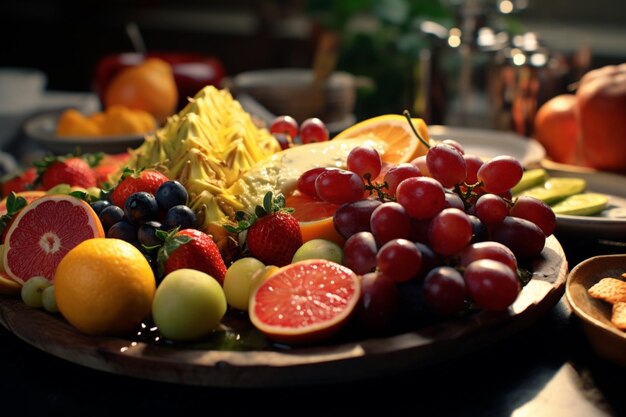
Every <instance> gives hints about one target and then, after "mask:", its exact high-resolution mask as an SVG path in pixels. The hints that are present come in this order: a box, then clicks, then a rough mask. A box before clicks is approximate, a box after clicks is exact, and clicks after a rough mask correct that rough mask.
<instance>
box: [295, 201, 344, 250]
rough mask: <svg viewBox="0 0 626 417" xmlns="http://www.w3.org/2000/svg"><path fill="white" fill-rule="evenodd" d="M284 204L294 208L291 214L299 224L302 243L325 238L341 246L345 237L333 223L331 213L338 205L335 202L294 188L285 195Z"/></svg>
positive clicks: (333, 212)
mask: <svg viewBox="0 0 626 417" xmlns="http://www.w3.org/2000/svg"><path fill="white" fill-rule="evenodd" d="M285 205H286V206H287V207H291V208H293V209H294V212H293V216H294V217H295V218H296V219H297V220H298V222H299V224H300V231H301V232H302V243H304V242H308V241H309V240H312V239H326V240H330V241H332V242H335V243H336V244H338V245H339V246H343V243H344V241H345V239H344V238H343V237H342V236H341V235H340V234H339V233H338V232H337V230H336V229H335V225H334V223H333V214H335V211H336V210H337V207H339V206H338V205H337V204H332V203H327V202H326V201H321V200H316V199H314V198H313V197H309V196H308V195H306V194H302V193H300V192H299V191H297V190H296V191H294V193H293V194H291V195H289V196H288V197H287V199H286V204H285Z"/></svg>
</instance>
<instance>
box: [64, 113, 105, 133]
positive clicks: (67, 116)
mask: <svg viewBox="0 0 626 417" xmlns="http://www.w3.org/2000/svg"><path fill="white" fill-rule="evenodd" d="M56 134H57V135H58V136H84V137H89V136H99V135H101V134H102V131H101V130H100V125H99V124H97V123H96V122H95V121H93V120H91V119H89V118H87V117H85V115H83V114H82V113H81V112H79V111H78V110H76V109H67V110H65V111H64V112H63V113H61V116H60V117H59V120H58V121H57V126H56Z"/></svg>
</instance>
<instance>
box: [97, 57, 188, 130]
mask: <svg viewBox="0 0 626 417" xmlns="http://www.w3.org/2000/svg"><path fill="white" fill-rule="evenodd" d="M104 104H105V108H108V107H110V106H115V105H120V106H126V107H130V108H133V109H141V110H145V111H147V112H148V113H150V114H151V115H152V116H154V118H155V119H156V120H157V121H158V122H159V123H163V122H164V121H165V120H166V119H167V117H168V116H170V115H172V114H173V113H174V112H175V111H176V106H177V104H178V88H177V87H176V81H175V80H174V72H173V70H172V66H171V65H170V64H168V63H167V62H165V61H164V60H162V59H159V58H148V59H146V60H145V61H144V62H143V63H141V64H139V65H137V66H134V67H128V68H124V69H123V70H121V71H120V72H119V73H118V74H117V75H116V76H115V77H114V78H113V79H112V80H111V82H110V83H109V85H108V87H107V89H106V91H105V94H104Z"/></svg>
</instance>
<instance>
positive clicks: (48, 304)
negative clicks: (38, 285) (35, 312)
mask: <svg viewBox="0 0 626 417" xmlns="http://www.w3.org/2000/svg"><path fill="white" fill-rule="evenodd" d="M41 303H42V305H43V308H44V310H46V311H47V312H48V313H58V312H59V308H58V307H57V299H56V296H55V294H54V284H52V285H50V286H49V287H48V288H46V289H44V290H43V292H42V293H41Z"/></svg>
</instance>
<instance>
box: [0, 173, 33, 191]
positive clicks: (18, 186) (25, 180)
mask: <svg viewBox="0 0 626 417" xmlns="http://www.w3.org/2000/svg"><path fill="white" fill-rule="evenodd" d="M36 179H37V170H36V169H35V167H30V168H27V169H25V170H24V171H22V172H21V173H19V174H17V175H14V176H12V177H10V178H7V179H6V180H4V181H3V182H2V185H1V187H2V196H3V197H6V196H8V195H9V194H10V193H11V191H13V192H15V193H19V192H22V191H26V190H30V189H33V188H34V183H35V180H36Z"/></svg>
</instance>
